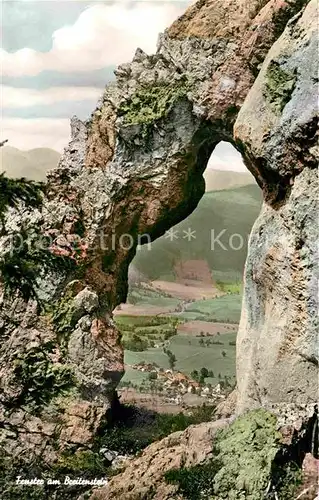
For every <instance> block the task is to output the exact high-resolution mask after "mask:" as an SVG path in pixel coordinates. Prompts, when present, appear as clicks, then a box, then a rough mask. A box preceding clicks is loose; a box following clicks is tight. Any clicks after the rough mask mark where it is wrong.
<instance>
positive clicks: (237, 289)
mask: <svg viewBox="0 0 319 500" xmlns="http://www.w3.org/2000/svg"><path fill="white" fill-rule="evenodd" d="M216 286H217V288H219V290H221V291H222V292H225V293H229V294H241V293H242V291H243V284H242V282H241V281H237V282H235V283H225V282H223V281H219V280H217V281H216Z"/></svg>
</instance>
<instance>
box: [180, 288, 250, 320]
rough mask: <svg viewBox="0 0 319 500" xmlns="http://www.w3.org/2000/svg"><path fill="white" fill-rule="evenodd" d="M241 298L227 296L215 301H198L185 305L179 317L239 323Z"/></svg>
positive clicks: (239, 296)
mask: <svg viewBox="0 0 319 500" xmlns="http://www.w3.org/2000/svg"><path fill="white" fill-rule="evenodd" d="M241 302H242V296H241V295H240V294H227V295H224V296H223V297H217V298H215V299H207V300H198V301H196V302H192V303H190V304H186V305H185V309H184V312H182V313H181V314H180V315H179V317H180V318H185V319H187V320H191V319H197V320H204V321H214V322H221V323H239V320H240V312H241Z"/></svg>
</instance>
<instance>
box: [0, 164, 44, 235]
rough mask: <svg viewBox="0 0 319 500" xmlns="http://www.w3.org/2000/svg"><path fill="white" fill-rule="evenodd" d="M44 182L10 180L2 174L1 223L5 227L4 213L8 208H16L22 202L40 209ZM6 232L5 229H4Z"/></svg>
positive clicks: (0, 185)
mask: <svg viewBox="0 0 319 500" xmlns="http://www.w3.org/2000/svg"><path fill="white" fill-rule="evenodd" d="M43 188H44V184H43V183H42V182H34V181H29V180H27V179H24V178H21V179H9V178H8V177H5V174H4V173H3V172H2V173H0V221H1V222H2V225H3V217H4V212H5V210H6V209H7V208H8V207H11V208H16V207H17V206H18V205H19V203H20V202H21V201H22V202H24V203H25V204H26V205H27V206H31V207H39V206H40V205H41V203H42V191H43ZM2 230H4V227H3V228H2Z"/></svg>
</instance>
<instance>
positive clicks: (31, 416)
mask: <svg viewBox="0 0 319 500" xmlns="http://www.w3.org/2000/svg"><path fill="white" fill-rule="evenodd" d="M305 6H306V8H305ZM314 9H315V2H314V1H311V2H310V3H309V4H308V5H307V1H302V0H287V1H281V0H270V1H267V0H263V1H260V0H252V1H250V2H247V1H246V0H245V1H244V0H234V1H232V2H226V1H225V0H199V1H198V2H197V3H196V4H195V5H193V6H192V7H190V8H189V9H188V10H187V11H186V13H185V14H184V15H183V16H182V17H181V18H180V19H178V20H177V21H176V22H175V23H174V24H173V25H172V26H171V27H170V28H169V29H168V30H167V31H166V32H165V33H164V34H163V35H161V36H160V38H159V42H158V49H157V52H156V54H155V55H147V54H145V53H144V52H143V51H141V50H140V49H138V50H137V51H136V53H135V56H134V59H133V61H132V62H131V63H126V64H123V65H121V66H119V67H118V69H117V70H116V72H115V73H116V81H115V82H114V83H112V84H110V85H109V86H108V87H107V88H106V89H105V92H104V93H103V95H102V97H101V99H100V101H99V103H98V106H97V109H96V110H95V111H94V112H93V114H92V116H91V118H90V119H89V120H88V121H87V122H86V123H82V122H81V121H79V120H78V119H76V118H73V119H72V121H71V128H72V140H71V142H70V144H69V145H68V147H67V148H66V149H65V152H64V155H63V157H62V159H61V161H60V163H59V165H58V167H57V168H56V169H54V170H52V171H51V172H50V173H49V175H48V180H47V184H46V187H45V194H44V197H43V203H42V206H41V207H38V208H33V207H29V206H26V204H24V203H21V204H20V205H18V206H14V207H13V208H12V207H11V208H9V209H8V210H7V211H6V212H5V218H4V225H5V232H4V233H3V234H2V237H1V240H0V248H1V255H2V260H3V259H4V260H5V259H8V255H9V254H10V252H9V251H8V245H9V243H10V241H12V238H13V236H14V235H16V234H17V232H18V233H19V234H22V232H24V233H26V234H28V235H30V234H32V232H33V230H34V228H36V229H37V231H39V229H40V231H41V234H42V235H43V236H44V237H45V238H47V239H48V240H49V241H50V243H51V244H50V253H51V255H53V256H56V257H57V258H58V257H63V258H64V260H66V261H68V262H69V264H70V265H69V266H68V267H64V266H62V265H61V267H58V266H56V267H55V268H52V267H51V268H50V270H47V269H46V267H45V266H44V267H43V269H38V276H37V280H36V281H37V282H36V297H35V296H34V295H33V296H31V297H29V298H28V300H27V299H26V297H25V296H22V295H21V290H20V291H19V289H18V290H16V291H15V292H14V293H13V292H11V294H9V295H8V294H7V293H6V289H5V283H3V287H2V288H3V290H2V292H3V293H2V299H1V300H2V304H1V312H0V325H1V337H2V346H1V386H0V387H1V392H0V394H1V402H2V410H3V411H2V416H1V427H2V428H3V429H4V433H3V434H4V437H3V445H4V448H5V450H6V452H9V453H19V452H21V451H22V450H25V451H27V452H30V450H31V449H32V450H34V452H35V453H38V454H42V453H43V452H44V453H46V455H47V459H48V460H49V461H50V460H51V461H52V460H54V458H55V457H56V455H57V453H59V451H61V450H63V449H65V448H66V447H69V448H70V447H77V446H90V443H91V441H92V439H93V437H94V435H95V433H96V431H97V429H98V428H99V426H100V424H102V421H103V418H104V417H105V414H106V411H107V409H108V408H109V407H110V405H111V404H112V398H113V396H114V389H115V388H116V385H117V383H118V381H119V380H120V378H121V376H122V374H123V369H124V368H123V350H122V347H121V345H120V337H119V332H118V331H117V329H116V327H115V325H114V322H113V319H112V311H113V310H114V308H115V307H116V306H117V305H118V304H119V303H121V302H123V301H125V298H126V294H127V273H128V266H129V263H130V261H131V260H132V258H133V257H134V253H135V249H136V245H137V244H138V243H145V242H148V238H151V239H155V238H157V237H159V236H160V235H162V234H164V232H165V231H166V230H167V229H168V228H170V227H171V226H173V225H174V224H176V223H178V222H179V221H181V220H182V219H184V218H185V217H187V215H189V214H190V213H191V211H192V210H194V208H195V207H196V205H197V203H198V202H199V200H200V198H201V196H202V195H203V193H204V180H203V175H202V174H203V171H204V169H205V167H206V164H207V161H208V159H209V157H210V155H211V153H212V151H213V149H214V147H215V146H216V145H217V144H218V142H220V141H221V140H226V141H229V142H231V143H232V144H233V145H235V147H237V149H239V150H240V151H241V153H242V155H243V158H244V161H245V162H246V164H247V167H248V168H249V169H250V171H251V172H252V173H253V174H254V175H255V177H256V179H257V182H258V183H259V185H260V187H261V188H262V189H263V193H264V200H265V201H264V207H263V209H262V214H261V215H260V217H259V219H258V221H257V222H256V224H255V227H254V230H253V234H252V237H251V240H250V248H249V256H248V261H247V265H246V284H245V299H244V306H243V314H242V320H241V327H240V335H239V341H238V394H239V395H238V398H239V403H238V409H239V411H243V410H245V409H249V408H251V407H254V406H256V405H264V406H266V407H267V406H269V405H271V404H272V403H278V402H290V401H292V400H293V399H295V398H297V399H298V401H300V402H309V403H311V402H313V401H314V399H315V397H316V383H317V378H316V372H315V369H316V363H317V357H316V356H317V355H316V352H315V330H314V324H313V320H312V316H313V313H314V310H315V307H316V302H315V291H316V289H315V283H314V246H315V241H316V240H315V234H314V233H315V221H314V217H315V201H314V200H315V199H314V183H315V175H314V167H315V166H316V161H317V159H316V158H318V157H317V156H316V154H317V150H316V142H315V140H316V139H315V134H316V130H317V129H316V126H317V122H316V117H315V111H314V92H315V80H314V77H313V72H312V71H313V70H314V69H315V64H313V63H312V58H313V57H314V45H313V44H314V41H313V37H314V36H315V28H314V26H315V24H314V19H315V16H314V15H313V10H314ZM295 15H296V16H295ZM293 16H295V17H293ZM289 19H291V21H290V22H289V23H288V26H287V28H286V30H285V33H284V34H283V36H282V37H280V35H281V33H282V32H283V31H284V29H285V26H286V24H287V22H288V21H289ZM276 40H278V41H277V42H276ZM275 42H276V43H275ZM274 43H275V45H273V44H274ZM269 50H270V52H269ZM267 54H268V55H267ZM264 60H265V62H264ZM258 74H259V76H258ZM257 76H258V77H257ZM256 77H257V80H256ZM255 80H256V82H255ZM254 82H255V83H254ZM247 94H248V97H247ZM239 110H241V111H240V113H239V116H238V112H239ZM236 119H237V121H236ZM235 122H236V125H235V135H234V134H233V127H234V124H235ZM31 247H32V245H31ZM30 252H31V251H30V245H28V246H27V248H26V256H25V259H26V262H28V259H30ZM13 254H14V255H15V253H14V252H13ZM18 257H19V255H18ZM10 258H11V257H10ZM20 261H21V259H20ZM10 262H11V261H10ZM40 302H41V305H42V307H41V308H40V307H39V303H40ZM28 366H32V367H33V368H32V370H33V371H32V370H31V373H30V371H28V368H27V367H28ZM34 380H36V381H37V383H36V384H35V383H34ZM30 388H31V389H32V390H31V391H30ZM39 388H40V392H41V394H42V396H41V397H40V396H39V394H38V392H39V391H38V390H39ZM47 388H49V391H46V390H45V389H47ZM37 391H38V392H37ZM43 391H44V392H43ZM30 394H31V397H30ZM34 396H37V397H38V399H37V400H36V401H35V400H34ZM57 443H58V446H57ZM39 444H42V446H39ZM54 444H55V446H54Z"/></svg>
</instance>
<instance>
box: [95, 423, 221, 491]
mask: <svg viewBox="0 0 319 500" xmlns="http://www.w3.org/2000/svg"><path fill="white" fill-rule="evenodd" d="M228 424H229V421H228V420H227V419H224V420H217V421H216V422H208V423H205V424H200V425H192V426H190V427H188V428H187V429H186V430H185V431H183V432H174V433H173V434H171V435H170V436H168V437H167V438H164V439H162V440H161V441H159V442H157V443H153V444H151V445H150V446H148V448H147V449H146V450H145V451H144V452H143V454H142V456H141V457H140V458H137V459H133V460H132V461H130V462H129V463H128V464H126V468H125V470H124V472H122V473H121V474H120V476H116V477H114V479H112V480H111V481H110V482H109V484H108V485H107V486H106V487H105V488H102V489H101V490H97V491H96V492H95V493H93V495H92V496H91V497H90V498H91V500H102V499H103V500H111V499H112V500H113V499H114V500H117V499H119V498H121V499H123V500H139V499H142V498H152V499H154V500H180V499H181V498H182V497H181V496H180V495H179V494H177V492H176V490H177V487H176V486H175V485H172V484H168V483H167V482H166V481H165V479H164V476H165V473H166V472H168V471H169V470H172V469H179V468H181V467H192V466H194V465H197V464H199V463H202V462H204V461H205V460H207V459H209V458H210V457H211V455H212V451H213V444H214V435H215V434H216V432H217V430H218V429H222V428H224V427H225V426H227V425H228Z"/></svg>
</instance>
